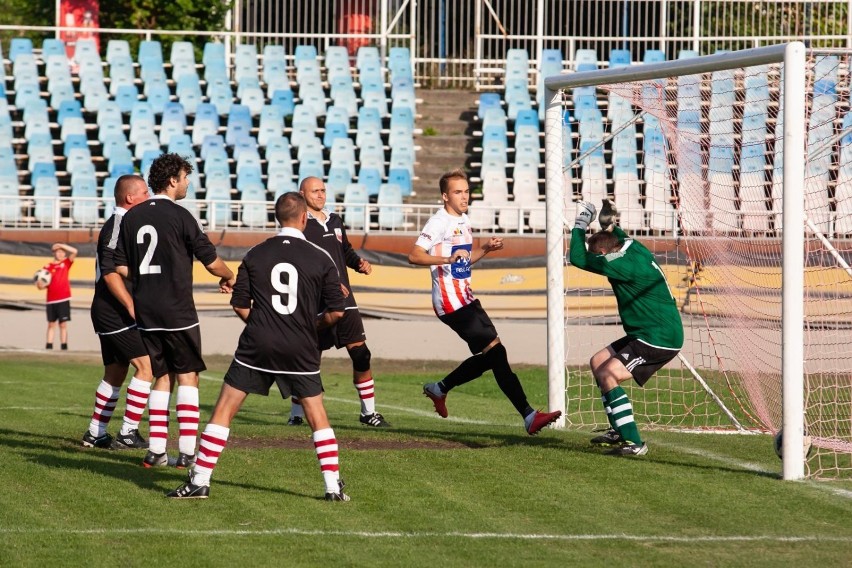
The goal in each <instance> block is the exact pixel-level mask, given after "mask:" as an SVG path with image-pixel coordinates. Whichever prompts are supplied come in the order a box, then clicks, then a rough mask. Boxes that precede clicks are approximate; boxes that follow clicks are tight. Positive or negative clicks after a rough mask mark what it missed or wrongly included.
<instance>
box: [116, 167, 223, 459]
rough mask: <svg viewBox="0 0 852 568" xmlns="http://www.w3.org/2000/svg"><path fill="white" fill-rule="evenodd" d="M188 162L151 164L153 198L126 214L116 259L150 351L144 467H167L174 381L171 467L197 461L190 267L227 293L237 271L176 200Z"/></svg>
mask: <svg viewBox="0 0 852 568" xmlns="http://www.w3.org/2000/svg"><path fill="white" fill-rule="evenodd" d="M191 172H192V165H191V164H190V163H189V162H187V161H186V160H184V159H183V158H181V157H180V156H178V155H176V154H163V155H161V156H160V157H158V158H157V159H155V160H154V162H153V163H152V164H151V170H150V172H149V174H148V185H149V186H150V187H151V189H152V190H153V191H154V196H153V197H151V199H149V200H148V201H146V202H145V203H144V204H143V205H141V206H139V207H134V208H133V209H132V210H131V211H129V212H128V213H127V214H125V216H124V221H123V222H122V226H121V232H120V233H119V239H118V246H117V247H116V250H115V263H116V265H117V266H119V267H122V266H123V267H125V270H126V271H127V272H129V276H130V279H131V282H132V284H133V302H134V306H135V308H136V324H137V326H138V327H139V330H140V331H141V332H142V340H143V341H144V342H145V347H146V348H147V349H148V354H149V355H150V356H151V367H152V370H153V373H154V377H155V382H154V388H153V390H152V392H151V395H150V397H149V399H148V416H149V419H150V431H149V438H150V439H149V447H148V454H147V455H146V456H145V459H144V461H143V465H144V466H145V467H153V466H160V465H166V464H168V456H167V455H166V441H167V439H168V427H169V398H170V396H171V391H172V388H173V387H174V382H175V381H177V384H178V388H177V404H176V408H177V417H178V426H179V430H180V437H179V439H178V445H179V451H180V454H179V456H178V459H177V462H176V464H175V465H176V466H177V467H184V468H185V467H188V466H189V465H190V464H191V463H192V461H193V460H194V458H195V442H196V437H197V435H198V373H199V372H200V371H203V370H204V369H206V368H207V367H206V366H205V365H204V360H203V359H202V358H201V332H200V330H199V324H198V314H197V312H196V310H195V302H194V301H193V297H192V264H193V259H198V260H199V261H201V263H202V264H203V265H204V267H205V268H206V269H207V271H208V272H210V274H213V275H214V276H218V277H219V279H220V280H219V288H220V290H221V291H222V292H230V290H231V287H232V286H233V283H234V273H233V272H232V271H231V269H230V268H228V266H227V265H226V264H225V263H224V261H222V259H221V258H219V256H218V255H217V254H216V248H215V247H214V246H213V244H212V243H211V242H210V239H209V238H207V235H205V234H204V231H203V230H202V229H201V226H200V225H199V223H198V221H197V220H196V219H195V217H193V216H192V214H191V213H190V212H189V211H187V210H186V209H184V208H183V207H181V206H180V205H178V204H177V203H175V202H176V201H178V200H180V199H183V198H184V197H186V192H187V188H188V187H189V179H188V178H187V175H188V174H189V173H191Z"/></svg>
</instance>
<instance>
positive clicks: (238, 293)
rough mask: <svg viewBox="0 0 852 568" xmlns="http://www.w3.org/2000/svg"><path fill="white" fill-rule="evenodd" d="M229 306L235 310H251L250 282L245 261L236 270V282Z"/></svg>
mask: <svg viewBox="0 0 852 568" xmlns="http://www.w3.org/2000/svg"><path fill="white" fill-rule="evenodd" d="M231 305H232V306H233V307H235V308H243V309H250V308H251V282H250V281H249V272H248V268H246V263H245V261H243V262H242V263H240V267H239V268H238V269H237V282H236V283H235V284H234V289H233V291H232V292H231Z"/></svg>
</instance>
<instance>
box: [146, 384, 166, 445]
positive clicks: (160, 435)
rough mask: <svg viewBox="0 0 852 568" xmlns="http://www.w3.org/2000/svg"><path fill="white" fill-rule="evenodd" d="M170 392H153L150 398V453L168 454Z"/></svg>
mask: <svg viewBox="0 0 852 568" xmlns="http://www.w3.org/2000/svg"><path fill="white" fill-rule="evenodd" d="M171 396H172V393H171V392H169V391H159V390H152V391H151V395H150V396H149V397H148V424H149V426H148V451H150V452H152V453H154V454H163V453H165V452H166V443H167V442H168V441H169V399H170V398H171Z"/></svg>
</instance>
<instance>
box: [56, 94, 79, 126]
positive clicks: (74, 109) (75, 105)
mask: <svg viewBox="0 0 852 568" xmlns="http://www.w3.org/2000/svg"><path fill="white" fill-rule="evenodd" d="M69 117H74V118H83V109H82V108H81V107H80V102H79V101H78V100H76V99H72V100H68V101H63V102H62V104H60V105H59V110H58V111H57V113H56V122H58V123H59V125H60V126H62V125H63V124H64V123H65V119H66V118H69Z"/></svg>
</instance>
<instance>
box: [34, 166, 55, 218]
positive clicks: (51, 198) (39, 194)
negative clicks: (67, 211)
mask: <svg viewBox="0 0 852 568" xmlns="http://www.w3.org/2000/svg"><path fill="white" fill-rule="evenodd" d="M58 198H59V182H58V181H57V180H56V178H55V177H49V176H44V177H40V178H38V179H37V180H36V181H34V182H33V199H34V201H35V207H34V211H33V213H34V215H35V219H36V221H38V222H40V223H44V224H51V225H52V224H53V223H54V221H55V220H56V219H57V218H58V216H59V208H58V207H57V204H58Z"/></svg>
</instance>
